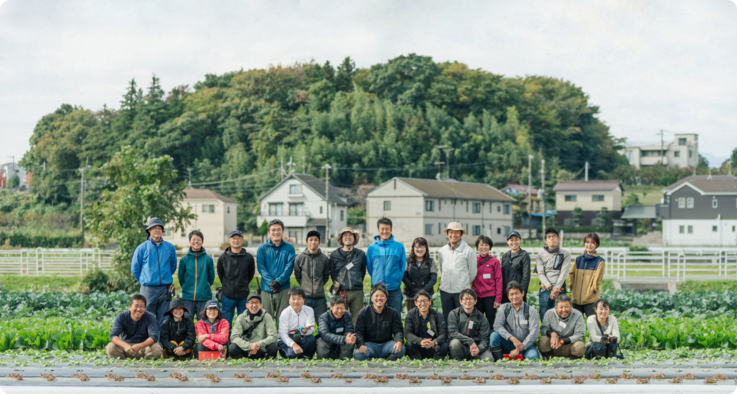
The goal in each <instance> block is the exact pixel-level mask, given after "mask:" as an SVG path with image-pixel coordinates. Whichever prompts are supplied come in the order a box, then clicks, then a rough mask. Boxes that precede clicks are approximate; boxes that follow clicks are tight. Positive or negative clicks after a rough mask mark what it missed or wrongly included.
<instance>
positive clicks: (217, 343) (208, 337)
mask: <svg viewBox="0 0 737 394" xmlns="http://www.w3.org/2000/svg"><path fill="white" fill-rule="evenodd" d="M195 328H196V329H197V342H198V343H197V347H196V348H195V350H196V352H197V354H199V353H200V352H211V351H218V352H220V356H221V357H222V358H225V357H226V355H227V354H228V346H226V345H227V343H228V338H229V335H228V334H229V332H230V324H228V321H227V320H225V319H223V313H222V311H220V306H219V305H218V302H217V301H216V300H210V301H207V303H206V304H205V310H204V311H202V314H201V315H200V320H199V321H197V325H196V326H195Z"/></svg>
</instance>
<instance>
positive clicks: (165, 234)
mask: <svg viewBox="0 0 737 394" xmlns="http://www.w3.org/2000/svg"><path fill="white" fill-rule="evenodd" d="M161 236H162V237H164V238H171V237H173V236H174V233H173V232H172V231H171V230H169V229H164V231H163V232H162V233H161Z"/></svg>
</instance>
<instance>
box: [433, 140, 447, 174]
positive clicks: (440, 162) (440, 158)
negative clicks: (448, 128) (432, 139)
mask: <svg viewBox="0 0 737 394" xmlns="http://www.w3.org/2000/svg"><path fill="white" fill-rule="evenodd" d="M446 146H448V145H435V149H437V150H438V161H436V162H435V163H433V164H437V165H438V175H437V176H436V177H435V178H437V179H438V180H440V178H442V175H440V171H441V170H440V166H441V165H442V164H445V162H444V161H442V160H443V154H442V153H441V152H440V151H441V150H442V149H443V148H445V147H446Z"/></svg>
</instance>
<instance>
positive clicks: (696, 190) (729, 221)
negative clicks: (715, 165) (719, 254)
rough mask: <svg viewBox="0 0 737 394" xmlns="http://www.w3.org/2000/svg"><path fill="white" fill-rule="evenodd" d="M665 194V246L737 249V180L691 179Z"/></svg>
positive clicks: (722, 177) (725, 177)
mask: <svg viewBox="0 0 737 394" xmlns="http://www.w3.org/2000/svg"><path fill="white" fill-rule="evenodd" d="M663 193H664V195H663V202H664V205H662V206H661V207H660V215H661V217H662V218H663V244H664V245H665V246H687V245H698V246H737V177H734V176H731V175H713V176H712V175H696V176H690V177H687V178H684V179H681V180H680V181H678V182H676V183H674V184H672V185H670V186H668V187H667V188H665V189H663Z"/></svg>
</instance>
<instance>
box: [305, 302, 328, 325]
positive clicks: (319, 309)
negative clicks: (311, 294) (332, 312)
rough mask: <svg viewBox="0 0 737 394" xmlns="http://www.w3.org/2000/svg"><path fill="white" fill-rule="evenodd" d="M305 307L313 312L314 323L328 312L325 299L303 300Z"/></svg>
mask: <svg viewBox="0 0 737 394" xmlns="http://www.w3.org/2000/svg"><path fill="white" fill-rule="evenodd" d="M305 305H307V306H309V307H310V308H312V310H313V311H314V312H315V321H317V320H319V319H320V316H322V314H323V313H325V312H327V311H328V304H327V303H326V302H325V297H321V298H305Z"/></svg>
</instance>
